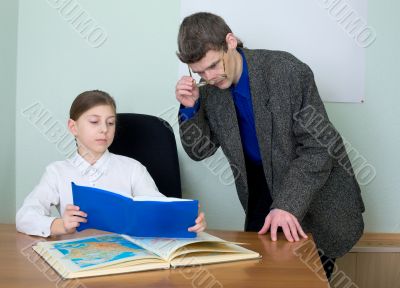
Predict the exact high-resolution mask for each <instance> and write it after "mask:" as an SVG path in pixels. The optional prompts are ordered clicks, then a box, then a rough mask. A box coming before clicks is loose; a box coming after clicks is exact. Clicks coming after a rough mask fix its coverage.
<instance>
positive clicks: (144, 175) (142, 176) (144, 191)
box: [131, 162, 165, 197]
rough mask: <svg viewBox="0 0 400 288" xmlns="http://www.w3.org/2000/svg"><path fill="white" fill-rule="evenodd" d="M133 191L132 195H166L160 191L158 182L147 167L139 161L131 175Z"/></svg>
mask: <svg viewBox="0 0 400 288" xmlns="http://www.w3.org/2000/svg"><path fill="white" fill-rule="evenodd" d="M131 193H132V196H133V197H135V196H153V197H165V195H163V194H161V193H160V192H159V191H158V188H157V186H156V183H154V180H153V178H152V177H151V176H150V174H149V172H148V171H147V169H146V167H144V166H143V165H142V164H140V163H139V162H138V163H137V164H136V166H135V167H134V169H133V173H132V176H131Z"/></svg>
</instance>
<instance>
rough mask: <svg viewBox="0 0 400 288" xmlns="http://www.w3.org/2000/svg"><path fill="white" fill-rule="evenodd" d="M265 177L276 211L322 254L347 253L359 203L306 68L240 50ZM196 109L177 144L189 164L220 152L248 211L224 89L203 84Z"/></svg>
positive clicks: (234, 123) (356, 230)
mask: <svg viewBox="0 0 400 288" xmlns="http://www.w3.org/2000/svg"><path fill="white" fill-rule="evenodd" d="M243 52H244V55H245V57H246V60H247V65H248V70H249V78H250V88H251V94H252V102H253V111H254V117H255V124H256V132H257V138H258V141H259V146H260V150H261V151H260V152H261V156H262V163H263V167H264V172H265V175H266V176H265V177H266V180H267V184H268V187H269V189H270V192H271V196H272V199H273V204H272V206H271V209H272V208H279V209H283V210H285V211H288V212H290V213H292V214H293V215H294V216H296V217H297V219H298V220H299V222H300V223H301V225H302V227H303V229H305V230H306V231H308V232H311V233H312V234H313V237H314V239H315V241H316V243H317V246H318V248H320V249H322V251H323V253H325V255H327V256H329V257H340V256H342V255H343V254H345V253H346V252H348V251H349V250H350V249H351V247H352V246H353V245H354V244H355V243H356V242H357V240H358V239H359V238H360V236H361V235H362V232H363V228H364V223H363V219H362V212H363V211H364V204H363V201H362V199H361V195H360V188H359V186H358V183H357V181H356V179H355V177H354V172H353V169H352V167H351V163H350V161H349V158H348V155H347V153H346V151H345V149H344V146H343V141H342V138H341V137H340V135H339V133H338V132H337V131H336V130H335V128H334V127H333V126H332V124H331V123H330V121H329V119H328V116H327V114H326V111H325V108H324V105H323V103H322V101H321V98H320V96H319V94H318V90H317V87H316V85H315V82H314V76H313V73H312V71H311V69H310V68H309V67H308V66H307V65H306V64H304V63H302V62H300V61H299V60H298V59H297V58H295V57H294V56H292V55H290V54H289V53H286V52H280V51H268V50H249V49H243ZM200 95H201V96H200V110H199V111H198V112H197V113H196V115H195V116H194V117H193V118H191V119H190V120H186V121H183V119H180V134H181V140H182V144H183V147H184V149H185V151H186V152H187V154H188V155H189V156H190V157H191V158H192V159H194V160H196V161H200V160H202V159H205V158H207V157H209V156H211V155H212V154H214V153H215V151H216V150H217V149H218V148H219V147H221V148H222V151H223V152H224V154H225V156H226V157H227V159H228V161H229V163H230V165H231V169H232V172H233V175H234V177H235V184H236V189H237V193H238V196H239V199H240V202H241V204H242V206H243V208H244V210H245V212H246V213H247V200H248V187H247V176H246V169H245V162H244V155H243V149H242V143H241V138H240V132H239V126H238V120H237V117H236V111H235V106H234V103H233V100H232V96H231V93H230V90H229V89H226V90H220V89H218V88H216V87H213V86H205V87H202V88H201V90H200Z"/></svg>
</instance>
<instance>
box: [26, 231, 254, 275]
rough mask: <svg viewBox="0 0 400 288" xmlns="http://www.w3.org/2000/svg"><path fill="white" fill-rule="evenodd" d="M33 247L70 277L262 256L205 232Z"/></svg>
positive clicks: (93, 238) (101, 238)
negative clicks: (179, 236) (190, 235)
mask: <svg viewBox="0 0 400 288" xmlns="http://www.w3.org/2000/svg"><path fill="white" fill-rule="evenodd" d="M33 249H34V250H35V251H36V252H37V253H38V254H40V255H41V256H42V257H43V258H44V259H45V260H46V261H47V262H48V263H49V265H50V266H52V267H53V268H54V269H55V270H56V271H57V272H58V273H59V274H60V275H61V276H62V277H63V278H66V279H69V278H79V277H90V276H99V275H107V274H117V273H125V272H134V271H144V270H156V269H169V268H170V267H179V266H191V265H199V264H211V263H219V262H229V261H238V260H246V259H257V258H261V256H260V254H258V253H257V252H254V251H251V250H248V249H245V248H243V247H241V246H238V245H236V244H234V243H232V242H228V241H225V240H222V239H220V238H217V237H215V236H212V235H210V234H207V233H205V232H201V233H199V234H198V236H197V237H196V238H193V239H167V238H133V237H130V236H127V235H118V234H106V235H99V236H91V237H85V238H81V239H74V240H62V241H49V242H39V243H37V244H36V245H35V246H33Z"/></svg>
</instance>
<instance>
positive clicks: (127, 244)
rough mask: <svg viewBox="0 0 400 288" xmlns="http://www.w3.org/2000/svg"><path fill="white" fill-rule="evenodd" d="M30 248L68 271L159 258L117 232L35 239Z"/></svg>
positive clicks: (156, 259)
mask: <svg viewBox="0 0 400 288" xmlns="http://www.w3.org/2000/svg"><path fill="white" fill-rule="evenodd" d="M33 248H34V250H35V251H36V252H38V253H39V254H40V255H42V256H43V257H44V258H45V259H46V260H51V262H52V263H54V264H57V266H58V267H60V269H63V270H64V271H68V272H77V271H85V270H91V269H98V268H101V267H106V266H110V265H115V264H121V263H124V262H127V261H134V260H145V259H152V261H155V262H160V261H163V260H162V259H160V258H159V257H158V256H157V255H155V254H154V253H152V252H151V251H147V250H145V249H144V248H143V247H140V246H138V245H136V244H134V243H132V242H131V241H128V240H126V239H125V238H124V237H122V236H121V235H117V234H106V235H100V236H91V237H85V238H81V239H74V240H63V241H49V242H39V243H38V244H37V245H36V246H34V247H33ZM145 262H148V261H145ZM52 266H53V265H52ZM60 274H62V273H60Z"/></svg>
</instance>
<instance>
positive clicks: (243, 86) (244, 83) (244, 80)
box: [231, 49, 250, 97]
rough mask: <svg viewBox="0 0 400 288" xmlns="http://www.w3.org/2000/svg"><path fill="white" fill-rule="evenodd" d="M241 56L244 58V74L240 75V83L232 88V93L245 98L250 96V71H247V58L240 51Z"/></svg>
mask: <svg viewBox="0 0 400 288" xmlns="http://www.w3.org/2000/svg"><path fill="white" fill-rule="evenodd" d="M238 52H239V53H240V56H242V65H243V68H242V74H241V75H240V78H239V81H238V83H237V84H236V85H232V86H231V92H232V93H235V94H239V95H241V96H243V97H247V96H250V94H249V91H250V80H249V71H248V69H247V62H246V58H245V57H244V55H243V51H242V50H240V49H238Z"/></svg>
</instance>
